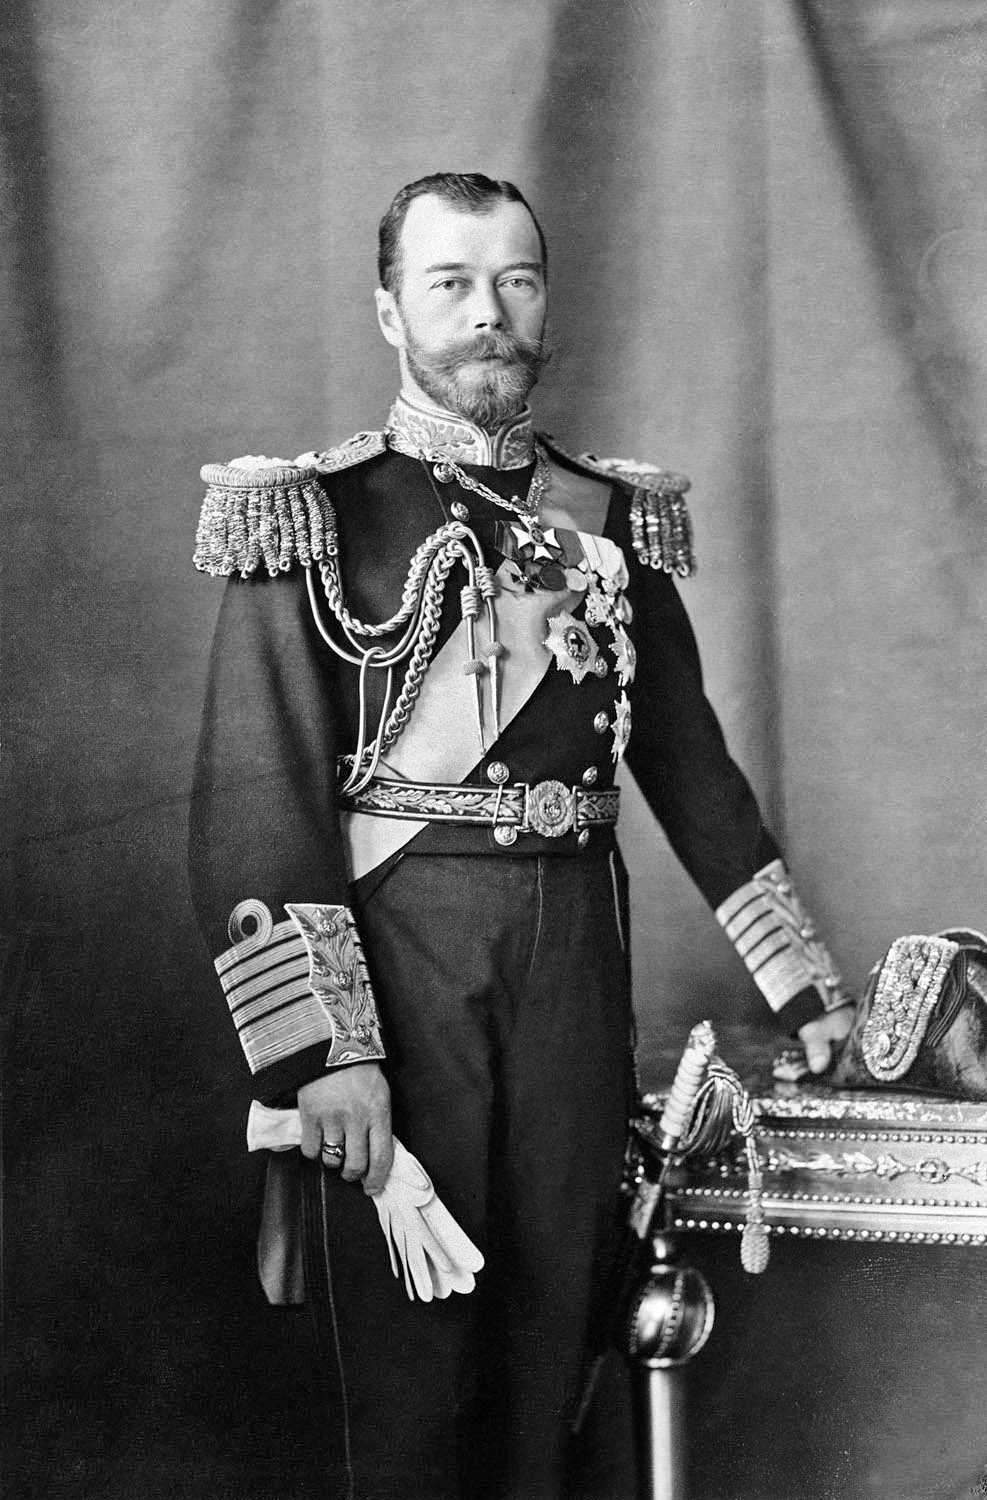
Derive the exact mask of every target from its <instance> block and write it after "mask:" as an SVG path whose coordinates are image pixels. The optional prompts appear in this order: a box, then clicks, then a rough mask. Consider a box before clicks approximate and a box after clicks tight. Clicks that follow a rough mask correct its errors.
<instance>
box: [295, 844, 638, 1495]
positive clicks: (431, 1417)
mask: <svg viewBox="0 0 987 1500" xmlns="http://www.w3.org/2000/svg"><path fill="white" fill-rule="evenodd" d="M622 881H623V870H622V866H621V865H620V863H619V856H610V855H598V856H593V855H589V854H587V855H586V856H583V857H577V858H554V859H553V858H531V859H503V858H497V857H488V856H462V857H448V856H438V857H437V856H426V855H421V856H417V855H412V854H408V855H406V856H405V857H404V858H403V859H401V860H400V861H399V862H398V863H397V864H396V865H395V866H394V867H393V869H392V870H391V871H390V872H389V873H388V875H387V877H386V878H385V880H384V882H383V883H382V884H381V886H380V887H379V888H378V889H377V890H376V891H374V892H373V894H372V895H371V896H370V897H369V898H368V899H366V901H365V903H364V904H363V905H362V907H361V910H360V911H359V925H360V929H361V932H362V936H363V940H364V947H365V950H366V953H367V958H368V964H369V967H370V970H371V978H372V980H373V983H374V989H375V993H376V995H377V997H378V1002H379V1008H380V1012H381V1016H382V1018H383V1025H384V1032H385V1045H386V1048H387V1054H388V1061H387V1065H386V1066H387V1072H388V1076H389V1080H390V1084H391V1089H392V1098H393V1120H394V1131H395V1134H396V1135H397V1136H398V1137H399V1139H400V1140H401V1141H402V1142H403V1143H404V1144H405V1146H407V1148H408V1149H409V1150H410V1151H411V1152H413V1153H414V1155H416V1156H417V1157H418V1158H419V1160H420V1161H421V1162H422V1164H423V1165H424V1166H425V1168H426V1170H427V1171H428V1172H429V1174H430V1175H431V1177H432V1180H433V1182H434V1183H435V1187H436V1190H437V1192H438V1194H439V1196H440V1197H441V1198H442V1200H443V1201H444V1203H445V1204H446V1206H447V1207H448V1208H449V1210H450V1211H451V1212H452V1214H453V1215H454V1216H455V1218H456V1219H457V1220H458V1221H459V1223H460V1224H461V1225H462V1226H463V1228H464V1229H465V1230H466V1232H467V1233H468V1234H469V1235H470V1237H471V1238H472V1239H473V1240H474V1242H475V1243H476V1244H477V1245H478V1246H479V1248H480V1249H481V1251H482V1252H483V1255H484V1256H485V1258H486V1265H485V1267H484V1269H483V1270H482V1271H481V1272H480V1274H479V1276H478V1278H477V1288H476V1290H475V1291H474V1292H473V1293H472V1294H470V1295H469V1296H462V1295H458V1294H455V1293H454V1294H453V1295H452V1296H450V1297H449V1298H448V1299H446V1300H445V1301H442V1302H439V1301H433V1302H432V1303H430V1304H423V1303H421V1302H417V1301H416V1302H414V1303H412V1302H410V1301H409V1300H408V1298H407V1294H406V1292H405V1289H404V1285H403V1282H398V1281H396V1280H395V1279H394V1278H393V1277H392V1275H391V1270H390V1265H389V1261H388V1256H387V1250H386V1246H385V1242H384V1238H383V1235H382V1233H381V1230H380V1226H379V1223H378V1220H377V1214H376V1211H375V1209H374V1207H373V1204H372V1203H371V1201H370V1200H369V1199H368V1198H367V1197H366V1196H365V1195H364V1194H363V1192H362V1191H361V1190H360V1188H359V1186H356V1185H352V1184H346V1183H344V1182H342V1181H341V1180H340V1179H339V1178H338V1176H336V1175H335V1174H332V1173H324V1172H323V1169H322V1168H321V1167H320V1166H319V1164H318V1163H311V1164H308V1163H306V1168H305V1173H304V1184H305V1186H304V1189H303V1195H304V1200H305V1211H304V1219H305V1223H306V1246H307V1260H306V1278H307V1283H308V1289H309V1300H310V1302H311V1304H312V1305H313V1307H314V1309H315V1311H316V1315H317V1321H318V1325H319V1327H320V1331H321V1340H320V1341H321V1345H322V1351H323V1353H322V1360H321V1363H322V1364H323V1366H324V1377H325V1401H326V1410H327V1413H328V1419H329V1424H330V1427H329V1448H330V1464H331V1468H332V1478H331V1479H330V1481H329V1484H328V1487H327V1500H344V1497H346V1500H349V1497H350V1496H353V1497H355V1500H398V1497H400V1500H480V1497H495V1496H496V1497H508V1496H509V1497H512V1500H561V1497H563V1496H570V1495H575V1494H585V1495H586V1496H589V1497H592V1500H611V1497H613V1500H618V1497H619V1500H623V1497H624V1496H625V1494H626V1493H627V1484H628V1478H627V1473H626V1468H627V1466H628V1465H629V1463H630V1458H629V1455H628V1454H627V1452H626V1444H627V1441H628V1425H627V1422H626V1421H625V1420H624V1418H623V1414H621V1416H620V1417H619V1418H618V1419H616V1422H615V1424H611V1426H610V1430H609V1431H608V1433H607V1436H608V1438H609V1439H610V1440H611V1441H612V1444H613V1446H614V1448H615V1450H616V1452H615V1456H614V1460H613V1464H612V1465H610V1461H609V1459H608V1458H607V1457H606V1456H601V1455H600V1454H599V1453H596V1454H592V1453H584V1455H583V1457H582V1459H581V1461H580V1463H579V1465H575V1466H574V1461H573V1454H572V1441H571V1437H570V1431H569V1427H570V1421H571V1417H572V1415H573V1412H574V1409H575V1407H576V1405H577V1403H578V1399H579V1394H580V1389H581V1384H582V1380H583V1377H584V1374H585V1367H586V1359H587V1354H588V1352H589V1345H590V1343H591V1342H592V1337H593V1331H594V1329H595V1328H596V1326H597V1325H598V1324H599V1321H600V1319H601V1316H602V1315H603V1312H604V1308H603V1307H602V1306H601V1303H602V1302H604V1301H605V1298H604V1297H601V1292H603V1293H605V1290H606V1275H607V1270H608V1264H609V1260H610V1258H611V1257H612V1255H613V1252H614V1245H615V1240H616V1224H617V1214H618V1203H619V1182H620V1172H621V1163H622V1157H623V1151H624V1146H625V1140H626V1125H627V1116H628V1109H629V1106H630V1103H631V1091H632V1069H631V1056H630V1037H631V1016H630V1005H629V986H628V974H627V962H626V953H625V948H624V942H623V933H624V932H625V931H626V908H625V910H624V912H623V913H621V912H620V907H621V905H624V903H623V898H622V892H621V891H620V890H619V889H618V888H619V887H620V886H622ZM617 1428H619V1431H618V1430H616V1429H617ZM608 1465H609V1466H608ZM621 1469H623V1470H624V1471H625V1472H624V1473H623V1476H622V1477H618V1472H619V1471H620V1470H621ZM575 1470H578V1473H577V1472H575ZM587 1473H592V1474H594V1475H595V1476H596V1478H595V1479H593V1480H592V1481H589V1482H590V1483H591V1485H592V1486H594V1487H590V1488H586V1482H587V1481H586V1475H587ZM580 1474H581V1475H582V1479H580V1478H579V1475H580Z"/></svg>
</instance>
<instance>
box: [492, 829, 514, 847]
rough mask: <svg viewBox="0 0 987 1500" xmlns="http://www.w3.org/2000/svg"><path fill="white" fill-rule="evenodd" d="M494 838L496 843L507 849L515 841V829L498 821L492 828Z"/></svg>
mask: <svg viewBox="0 0 987 1500" xmlns="http://www.w3.org/2000/svg"><path fill="white" fill-rule="evenodd" d="M494 838H495V839H496V841H497V843H498V844H501V845H503V847H504V848H505V849H509V848H510V847H511V845H512V844H516V843H517V829H516V828H512V827H511V826H510V825H509V824H506V823H498V824H497V827H496V828H495V829H494Z"/></svg>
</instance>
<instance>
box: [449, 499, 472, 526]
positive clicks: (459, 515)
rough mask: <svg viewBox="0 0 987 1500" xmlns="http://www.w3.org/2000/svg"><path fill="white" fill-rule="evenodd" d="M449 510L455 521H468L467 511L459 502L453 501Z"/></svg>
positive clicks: (468, 514)
mask: <svg viewBox="0 0 987 1500" xmlns="http://www.w3.org/2000/svg"><path fill="white" fill-rule="evenodd" d="M449 509H450V510H451V511H452V513H453V515H454V516H455V518H456V520H457V521H468V520H469V518H470V513H469V509H468V507H467V506H465V505H464V504H463V502H462V501H461V500H454V501H453V502H452V504H451V505H450V507H449Z"/></svg>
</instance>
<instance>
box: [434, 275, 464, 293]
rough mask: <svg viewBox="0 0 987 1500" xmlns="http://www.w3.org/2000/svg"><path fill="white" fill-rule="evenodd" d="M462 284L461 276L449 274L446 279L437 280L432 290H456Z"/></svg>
mask: <svg viewBox="0 0 987 1500" xmlns="http://www.w3.org/2000/svg"><path fill="white" fill-rule="evenodd" d="M462 284H463V283H462V279H461V278H460V277H458V276H447V277H446V279H445V280H444V281H437V282H436V283H435V285H434V286H433V288H432V290H433V291H438V292H452V291H455V290H456V288H457V287H461V286H462Z"/></svg>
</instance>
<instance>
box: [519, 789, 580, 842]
mask: <svg viewBox="0 0 987 1500" xmlns="http://www.w3.org/2000/svg"><path fill="white" fill-rule="evenodd" d="M524 820H525V823H526V824H527V825H528V827H529V828H530V830H531V831H532V833H540V834H542V836H543V837H544V838H547V839H558V838H561V837H562V835H563V834H564V833H569V832H570V831H571V830H572V829H573V828H575V826H576V793H575V790H574V789H573V788H572V787H568V786H565V785H563V783H562V782H561V781H539V782H536V783H535V785H534V786H529V787H528V788H527V790H526V792H525V797H524Z"/></svg>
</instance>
